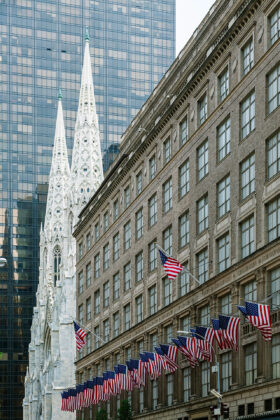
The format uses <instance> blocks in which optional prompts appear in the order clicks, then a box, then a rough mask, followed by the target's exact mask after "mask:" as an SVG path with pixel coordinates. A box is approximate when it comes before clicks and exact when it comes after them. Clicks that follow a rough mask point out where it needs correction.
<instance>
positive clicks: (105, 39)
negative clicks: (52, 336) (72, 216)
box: [0, 0, 175, 420]
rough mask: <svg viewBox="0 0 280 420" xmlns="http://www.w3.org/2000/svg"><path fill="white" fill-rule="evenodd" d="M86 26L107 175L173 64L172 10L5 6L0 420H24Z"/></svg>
mask: <svg viewBox="0 0 280 420" xmlns="http://www.w3.org/2000/svg"><path fill="white" fill-rule="evenodd" d="M87 25H88V26H89V28H90V35H91V55H92V67H93V77H94V83H95V94H96V103H97V111H98V115H99V122H100V131H101V140H102V151H103V154H104V156H105V159H104V166H105V168H106V167H107V166H108V163H109V161H108V159H107V158H106V157H108V156H111V157H112V154H114V153H116V152H117V150H118V148H117V143H118V140H119V138H120V135H121V134H122V132H123V131H124V130H125V128H126V127H127V125H128V124H129V122H130V121H131V119H132V118H133V117H134V115H135V114H136V112H137V110H138V109H139V108H140V107H141V105H142V103H143V102H144V100H145V99H146V98H147V96H148V95H149V93H150V92H151V90H152V89H153V88H154V86H155V85H156V84H157V82H158V81H159V79H160V78H161V77H162V75H163V73H164V72H165V71H166V70H167V68H168V67H169V65H170V64H171V63H172V61H173V59H174V57H175V0H157V1H150V0H118V1H117V0H100V1H99V0H71V1H69V0H44V1H43V0H0V37H1V42H0V80H1V82H0V95H1V103H0V110H1V112H0V248H1V251H0V254H1V253H2V255H3V256H5V257H6V258H7V260H8V266H7V268H4V269H3V268H2V269H0V270H1V271H0V419H3V420H4V419H5V420H6V419H13V420H16V419H21V418H22V407H21V405H22V399H23V381H24V376H25V372H26V366H27V362H28V360H27V357H28V352H27V350H28V344H29V341H30V326H31V318H32V312H33V305H34V303H35V293H36V289H37V279H38V266H39V260H38V240H39V230H40V224H41V222H42V221H43V218H44V211H45V201H46V193H47V182H48V174H49V169H50V162H51V154H52V143H53V136H54V129H55V118H56V106H57V99H56V97H57V89H58V87H59V86H60V87H61V88H62V92H63V108H64V117H65V125H66V136H67V142H68V144H67V146H68V149H69V152H70V151H71V148H72V139H73V129H74V124H75V115H76V110H77V106H78V96H79V85H80V77H81V65H82V52H83V44H84V41H83V36H82V34H83V32H84V28H85V26H87Z"/></svg>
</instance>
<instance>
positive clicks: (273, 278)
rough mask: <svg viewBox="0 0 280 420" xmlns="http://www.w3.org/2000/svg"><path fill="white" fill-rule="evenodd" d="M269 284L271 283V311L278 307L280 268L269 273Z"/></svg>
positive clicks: (279, 303) (279, 300)
mask: <svg viewBox="0 0 280 420" xmlns="http://www.w3.org/2000/svg"><path fill="white" fill-rule="evenodd" d="M270 282H271V294H272V299H271V304H272V309H275V307H278V306H280V293H277V292H280V268H276V269H275V270H272V271H271V272H270Z"/></svg>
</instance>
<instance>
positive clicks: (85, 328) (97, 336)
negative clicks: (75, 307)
mask: <svg viewBox="0 0 280 420" xmlns="http://www.w3.org/2000/svg"><path fill="white" fill-rule="evenodd" d="M72 319H73V321H75V322H76V323H77V324H78V325H80V326H81V327H82V328H83V329H84V330H87V331H88V332H90V333H91V334H93V335H94V336H95V337H96V338H98V339H99V340H100V341H103V343H104V344H106V341H104V340H103V338H101V337H99V335H97V334H95V333H94V332H93V331H91V330H90V329H89V328H87V327H85V326H84V325H83V324H81V323H80V322H79V321H77V320H76V319H74V318H72Z"/></svg>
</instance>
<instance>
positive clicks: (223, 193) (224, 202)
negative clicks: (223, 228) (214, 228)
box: [217, 175, 230, 218]
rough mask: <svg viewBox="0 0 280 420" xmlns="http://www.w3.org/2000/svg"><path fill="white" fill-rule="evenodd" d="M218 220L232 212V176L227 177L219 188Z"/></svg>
mask: <svg viewBox="0 0 280 420" xmlns="http://www.w3.org/2000/svg"><path fill="white" fill-rule="evenodd" d="M217 195H218V200H217V201H218V203H217V205H218V218H220V217H222V216H224V215H225V214H226V213H227V212H229V211H230V176H229V175H227V176H226V177H225V178H224V179H222V180H221V181H220V182H219V183H218V186H217Z"/></svg>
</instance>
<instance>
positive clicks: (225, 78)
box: [218, 67, 229, 102]
mask: <svg viewBox="0 0 280 420" xmlns="http://www.w3.org/2000/svg"><path fill="white" fill-rule="evenodd" d="M218 85H219V102H222V101H223V100H224V99H225V98H226V97H227V96H228V93H229V71H228V67H227V68H226V69H225V70H224V71H223V73H222V74H221V75H220V76H219V78H218Z"/></svg>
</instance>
